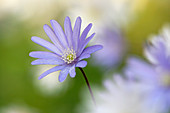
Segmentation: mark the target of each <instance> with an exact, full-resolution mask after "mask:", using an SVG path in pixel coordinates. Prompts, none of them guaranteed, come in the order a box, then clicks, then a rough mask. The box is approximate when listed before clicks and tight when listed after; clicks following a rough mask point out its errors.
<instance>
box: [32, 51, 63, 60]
mask: <svg viewBox="0 0 170 113" xmlns="http://www.w3.org/2000/svg"><path fill="white" fill-rule="evenodd" d="M29 56H31V57H34V58H42V59H61V56H60V55H57V54H55V53H51V52H46V51H33V52H30V53H29Z"/></svg>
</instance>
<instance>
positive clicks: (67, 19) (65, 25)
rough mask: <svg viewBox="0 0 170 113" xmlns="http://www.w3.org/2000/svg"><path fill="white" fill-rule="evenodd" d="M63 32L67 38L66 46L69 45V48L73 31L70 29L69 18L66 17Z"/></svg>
mask: <svg viewBox="0 0 170 113" xmlns="http://www.w3.org/2000/svg"><path fill="white" fill-rule="evenodd" d="M64 30H65V34H66V37H67V40H68V44H69V47H72V46H73V45H72V43H73V37H72V36H73V30H72V27H71V21H70V18H69V17H66V18H65V22H64Z"/></svg>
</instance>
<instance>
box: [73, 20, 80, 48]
mask: <svg viewBox="0 0 170 113" xmlns="http://www.w3.org/2000/svg"><path fill="white" fill-rule="evenodd" d="M80 29H81V18H80V17H77V19H76V22H75V26H74V29H73V41H74V46H73V49H74V50H75V51H77V48H78V43H79V37H80Z"/></svg>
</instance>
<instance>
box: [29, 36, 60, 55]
mask: <svg viewBox="0 0 170 113" xmlns="http://www.w3.org/2000/svg"><path fill="white" fill-rule="evenodd" d="M31 40H32V41H33V42H35V43H37V44H39V45H41V46H43V47H45V48H47V49H48V50H50V51H53V52H54V53H56V54H60V51H59V50H58V48H57V47H56V46H55V45H53V44H52V43H50V42H48V41H46V40H44V39H42V38H39V37H36V36H33V37H32V38H31Z"/></svg>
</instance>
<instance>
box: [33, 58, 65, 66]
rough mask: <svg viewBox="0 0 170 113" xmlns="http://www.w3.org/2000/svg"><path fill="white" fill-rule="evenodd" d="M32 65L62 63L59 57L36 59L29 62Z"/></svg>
mask: <svg viewBox="0 0 170 113" xmlns="http://www.w3.org/2000/svg"><path fill="white" fill-rule="evenodd" d="M31 64H32V65H42V64H43V65H62V64H64V61H63V60H59V59H37V60H34V61H32V62H31Z"/></svg>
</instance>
